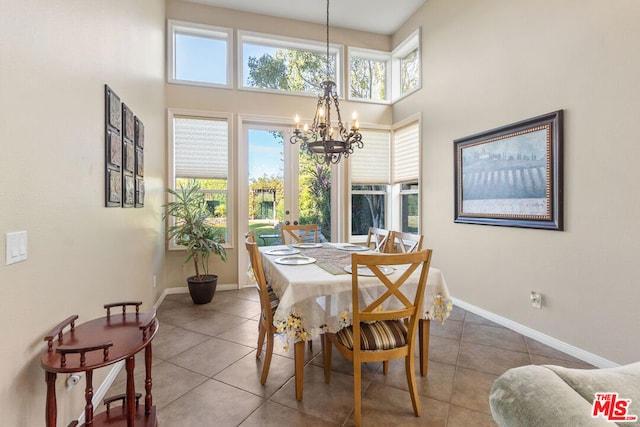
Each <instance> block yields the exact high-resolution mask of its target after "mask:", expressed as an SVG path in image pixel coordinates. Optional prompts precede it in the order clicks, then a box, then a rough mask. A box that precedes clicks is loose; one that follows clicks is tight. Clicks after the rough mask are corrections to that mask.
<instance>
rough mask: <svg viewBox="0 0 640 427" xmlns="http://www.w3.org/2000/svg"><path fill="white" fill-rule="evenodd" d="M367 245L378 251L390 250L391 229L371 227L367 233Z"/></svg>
mask: <svg viewBox="0 0 640 427" xmlns="http://www.w3.org/2000/svg"><path fill="white" fill-rule="evenodd" d="M367 247H369V248H371V249H372V250H374V251H376V252H383V253H386V252H389V230H385V229H384V228H377V227H369V233H368V234H367Z"/></svg>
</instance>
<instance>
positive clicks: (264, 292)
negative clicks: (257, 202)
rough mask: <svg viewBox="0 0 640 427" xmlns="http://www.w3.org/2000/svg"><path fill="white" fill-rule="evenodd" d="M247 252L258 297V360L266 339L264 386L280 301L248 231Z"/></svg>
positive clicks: (251, 234) (256, 245) (253, 238)
mask: <svg viewBox="0 0 640 427" xmlns="http://www.w3.org/2000/svg"><path fill="white" fill-rule="evenodd" d="M244 244H245V247H246V248H247V252H249V259H250V261H251V269H252V270H253V275H254V276H255V279H256V287H257V288H258V294H259V295H260V320H259V322H258V350H257V352H256V358H257V359H259V358H260V356H261V355H262V345H263V344H264V341H265V337H266V339H267V348H266V350H265V354H264V362H263V365H262V376H261V378H260V383H261V384H263V385H264V384H265V383H266V382H267V376H268V375H269V366H270V365H271V357H272V356H273V341H274V339H273V336H274V335H275V334H276V328H275V326H273V315H274V313H275V312H276V310H277V308H278V303H279V302H280V300H279V299H278V296H277V295H276V294H275V292H273V289H271V286H269V285H268V284H267V279H266V277H265V274H264V268H263V267H262V257H261V256H260V251H259V250H258V244H257V243H256V237H255V234H254V233H253V231H249V232H248V233H247V234H246V235H245V241H244Z"/></svg>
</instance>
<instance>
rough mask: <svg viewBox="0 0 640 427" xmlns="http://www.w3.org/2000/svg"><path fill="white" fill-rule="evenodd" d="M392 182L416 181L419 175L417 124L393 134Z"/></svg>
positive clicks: (418, 133)
mask: <svg viewBox="0 0 640 427" xmlns="http://www.w3.org/2000/svg"><path fill="white" fill-rule="evenodd" d="M393 146H394V156H393V159H394V160H393V182H394V183H396V182H407V181H416V180H418V177H419V175H420V131H419V126H418V122H415V123H412V124H410V125H407V126H404V127H402V128H400V129H397V130H396V131H395V132H394V145H393Z"/></svg>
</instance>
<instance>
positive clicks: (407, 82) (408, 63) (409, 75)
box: [391, 29, 422, 101]
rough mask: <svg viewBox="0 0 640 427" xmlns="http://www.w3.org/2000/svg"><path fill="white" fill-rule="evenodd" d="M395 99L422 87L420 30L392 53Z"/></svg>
mask: <svg viewBox="0 0 640 427" xmlns="http://www.w3.org/2000/svg"><path fill="white" fill-rule="evenodd" d="M391 56H392V59H391V66H392V69H393V72H392V75H393V79H392V81H393V84H392V87H393V98H394V101H395V100H397V99H400V98H402V97H404V96H406V95H409V94H410V93H413V92H415V91H416V90H418V89H420V85H421V81H420V73H421V68H422V67H421V65H420V30H419V29H418V30H416V31H415V32H414V33H413V34H411V35H410V36H409V37H407V39H406V40H404V41H403V42H402V43H401V44H400V45H399V46H398V47H396V48H395V49H394V50H393V52H392V54H391Z"/></svg>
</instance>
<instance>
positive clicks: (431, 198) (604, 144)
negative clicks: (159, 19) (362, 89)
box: [393, 0, 640, 363]
mask: <svg viewBox="0 0 640 427" xmlns="http://www.w3.org/2000/svg"><path fill="white" fill-rule="evenodd" d="M639 15H640V3H639V2H637V1H635V0H620V1H616V2H609V1H605V0H571V1H562V2H558V1H554V0H538V1H535V2H513V1H509V0H482V1H475V0H428V1H427V3H426V4H425V5H424V6H423V7H422V9H421V10H420V11H419V12H418V13H417V14H416V15H414V16H413V18H412V19H410V21H409V22H407V23H406V25H405V26H404V27H403V28H402V30H401V31H400V32H399V33H398V34H397V39H398V40H394V43H397V42H398V41H399V40H400V39H401V38H402V37H403V36H404V35H406V34H407V33H409V32H410V31H412V30H413V29H415V28H416V27H417V26H422V61H423V62H422V64H423V84H422V90H421V91H420V92H418V93H417V94H415V95H413V96H411V97H409V98H407V99H406V100H404V101H402V102H400V103H398V104H396V105H395V106H394V117H393V118H394V121H397V120H400V119H402V118H403V117H406V116H408V115H410V114H413V113H414V112H415V111H420V110H421V111H422V112H423V115H422V117H423V139H424V141H423V143H424V147H423V179H424V184H423V186H422V188H423V189H424V191H425V193H424V198H423V204H422V207H423V214H424V215H423V225H424V232H425V234H426V239H427V245H428V246H430V247H433V248H434V249H435V252H434V264H435V265H437V266H439V267H440V268H442V270H443V271H444V272H445V274H446V277H447V280H448V284H449V286H450V288H451V291H452V293H453V295H454V296H455V297H457V298H459V299H461V300H463V301H465V302H468V303H470V304H473V305H475V306H477V307H479V308H481V309H484V310H487V311H489V312H492V313H495V314H497V315H499V316H502V317H504V318H506V319H510V320H511V321H514V322H517V323H519V324H521V325H524V326H526V327H528V328H531V329H533V330H536V331H539V332H541V333H544V334H547V335H549V336H551V337H554V338H556V339H558V340H561V341H563V342H565V343H568V344H571V345H573V346H576V347H578V348H580V349H583V350H586V351H588V352H591V353H593V354H595V355H598V356H600V357H603V358H606V359H608V360H610V361H613V362H615V363H627V362H633V361H637V360H639V359H640V344H639V343H640V332H639V331H640V329H639V328H638V327H637V326H638V317H637V306H638V303H637V301H638V299H639V298H640V287H638V256H639V255H640V221H639V218H640V197H638V182H639V181H640V168H638V159H639V158H640V144H639V141H640V138H639V131H638V114H639V113H640V85H639V84H638V76H639V75H640V57H639V56H638V55H636V54H635V52H636V51H637V50H638V40H640V26H638V25H637V19H636V18H637V16H639ZM558 109H564V111H565V121H564V125H565V127H564V155H565V161H564V181H565V183H564V194H565V197H564V206H565V211H564V212H565V231H564V232H556V231H545V230H528V229H514V228H506V227H491V226H481V225H468V224H454V222H453V194H454V189H453V140H454V139H456V138H460V137H464V136H467V135H471V134H474V133H477V132H481V131H484V130H489V129H492V128H495V127H499V126H501V125H505V124H509V123H513V122H516V121H519V120H523V119H526V118H529V117H533V116H536V115H539V114H543V113H547V112H550V111H554V110H558ZM532 290H536V291H539V292H541V293H542V294H543V297H544V306H543V309H542V310H536V309H533V308H531V306H530V303H529V292H530V291H532Z"/></svg>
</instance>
